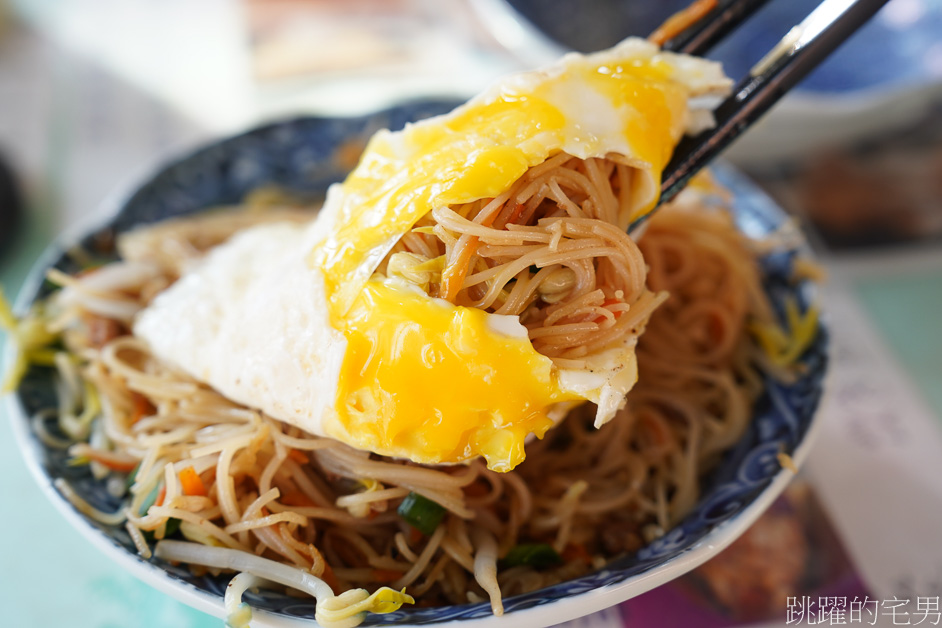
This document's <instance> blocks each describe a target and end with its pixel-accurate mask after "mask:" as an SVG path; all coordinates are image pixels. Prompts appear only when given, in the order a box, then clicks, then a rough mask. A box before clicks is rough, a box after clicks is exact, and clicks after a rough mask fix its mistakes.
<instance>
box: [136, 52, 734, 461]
mask: <svg viewBox="0 0 942 628" xmlns="http://www.w3.org/2000/svg"><path fill="white" fill-rule="evenodd" d="M729 84H730V83H729V81H728V79H726V78H725V77H724V76H723V74H722V72H721V70H720V68H719V67H718V66H717V65H716V64H714V63H712V62H708V61H704V60H701V59H695V58H691V57H685V56H681V55H674V54H670V53H663V52H660V51H659V50H658V49H657V48H656V47H655V46H654V45H652V44H649V43H648V42H645V41H641V40H634V39H632V40H626V41H625V42H623V43H622V44H620V45H619V46H617V47H615V48H613V49H611V50H608V51H604V52H600V53H596V54H592V55H578V54H571V55H567V56H566V57H564V58H563V59H562V60H561V61H560V62H559V63H557V64H555V65H554V66H552V67H549V68H546V69H544V70H540V71H535V72H529V73H524V74H519V75H515V76H512V77H509V78H507V79H504V80H502V81H500V82H498V83H497V84H495V85H494V86H492V87H491V88H490V89H489V90H487V91H485V92H484V93H483V94H481V95H480V96H478V97H476V98H474V99H472V100H471V101H469V102H468V103H466V104H465V105H463V106H461V107H459V108H457V109H456V110H454V111H453V112H451V113H449V114H446V115H444V116H439V117H437V118H432V119H429V120H425V121H422V122H419V123H416V124H412V125H409V126H407V127H406V128H405V129H403V130H401V131H398V132H390V131H380V132H379V133H377V134H376V135H375V136H374V137H373V139H372V140H371V141H370V143H369V144H368V146H367V148H366V150H365V152H364V154H363V156H362V158H361V160H360V163H359V165H358V166H357V167H356V169H355V170H354V171H353V172H352V173H351V174H350V176H349V177H348V178H347V179H346V181H344V182H343V183H342V184H339V185H336V186H333V187H332V188H331V189H330V191H329V193H328V196H327V200H326V202H325V205H324V208H323V209H322V211H321V212H320V214H319V215H318V217H317V219H316V220H314V221H313V222H312V223H311V224H310V225H297V224H284V223H279V224H269V225H262V226H259V227H255V228H252V229H249V230H247V231H244V232H241V233H239V234H237V235H236V236H235V237H233V238H232V239H231V240H229V241H228V242H227V243H225V244H223V245H221V246H219V247H217V248H216V249H214V250H212V251H211V252H210V253H209V254H208V255H207V256H206V258H205V260H204V261H203V262H202V263H201V264H200V265H198V266H197V267H195V268H194V269H192V270H191V271H190V272H188V273H186V274H185V275H184V276H183V277H182V278H181V279H180V280H179V281H177V282H176V283H175V284H174V285H173V286H171V287H170V288H168V289H167V290H165V291H164V292H162V293H161V294H159V295H158V296H157V298H156V299H155V300H154V301H153V302H152V303H151V304H150V305H149V306H148V307H147V308H146V309H145V310H144V311H143V312H142V313H141V314H140V315H139V317H138V319H137V321H136V323H135V325H134V332H135V334H136V335H138V336H139V337H141V338H143V339H144V340H145V341H147V342H148V343H149V344H150V346H151V348H152V350H153V352H154V353H155V354H156V355H157V356H158V357H160V358H161V359H163V360H165V361H167V362H168V363H170V364H173V365H175V366H176V367H177V368H180V369H182V370H183V371H185V372H187V373H189V374H190V375H192V376H193V377H195V378H197V379H199V380H200V381H203V382H205V383H206V384H208V385H210V386H212V387H214V388H216V389H217V390H218V391H219V392H221V393H222V394H224V395H225V396H227V397H229V398H230V399H232V400H234V401H237V402H239V403H242V404H245V405H247V406H250V407H253V408H257V409H259V410H261V411H263V412H265V413H267V414H268V415H270V416H272V417H274V418H276V419H279V420H282V421H286V422H288V423H291V424H293V425H296V426H298V427H300V428H302V429H304V430H306V431H308V432H310V433H313V434H318V435H322V436H327V437H330V438H334V439H336V440H339V441H341V442H344V443H347V444H348V445H351V446H353V447H356V448H358V449H363V450H368V451H372V452H374V453H377V454H382V455H387V456H395V457H400V458H407V459H409V460H413V461H415V462H419V463H428V464H438V463H459V462H463V461H467V460H470V459H473V458H475V457H478V456H482V457H483V458H484V459H485V460H486V462H487V465H488V467H489V468H491V469H494V470H496V471H508V470H510V469H512V468H513V467H514V466H516V465H517V464H519V463H520V462H522V461H523V459H524V457H525V451H524V448H525V443H526V441H527V439H528V438H531V437H532V436H531V435H535V437H538V438H539V437H542V436H543V435H544V434H545V432H546V431H547V430H548V429H550V428H551V427H552V426H553V424H554V423H555V422H556V421H558V420H559V419H560V418H561V417H562V416H564V415H565V413H566V412H567V411H568V410H569V409H571V408H572V407H573V406H574V405H575V404H578V403H581V402H584V401H593V402H595V403H597V404H599V408H600V409H599V415H598V416H599V417H600V418H599V421H598V422H604V420H607V418H610V417H611V416H612V415H613V414H614V413H615V411H616V410H617V409H618V408H619V407H620V406H621V405H622V404H623V403H624V395H625V394H626V393H627V391H628V390H629V389H630V388H631V386H632V385H633V384H634V382H635V381H636V379H637V368H636V365H635V358H634V341H633V340H632V341H630V342H626V343H624V344H622V345H619V346H614V347H610V348H608V349H607V350H606V351H604V352H602V353H600V354H598V355H596V356H594V357H593V359H592V361H591V363H590V364H588V365H587V367H586V368H585V369H580V370H573V369H562V368H557V367H556V366H555V365H554V363H553V361H552V360H551V359H550V358H548V357H546V356H543V355H541V354H540V353H538V352H537V351H536V350H535V349H534V348H533V345H532V344H531V342H530V341H529V339H528V337H527V330H526V328H525V327H524V326H523V325H522V324H521V323H520V321H519V320H518V317H516V316H502V315H496V314H490V313H487V312H484V311H482V310H479V309H475V308H470V307H461V306H456V305H453V304H451V303H449V302H447V301H444V300H441V299H436V298H432V297H430V296H428V295H427V294H426V293H425V292H423V291H422V290H421V289H419V288H418V287H416V286H415V285H413V284H410V283H408V282H405V281H402V280H399V279H397V278H395V277H384V276H382V275H379V274H377V273H376V272H375V271H376V269H377V268H378V266H379V264H380V263H381V261H382V260H383V258H384V257H385V256H386V255H387V253H389V251H390V249H391V248H392V247H393V245H394V244H395V243H396V241H397V240H398V239H399V238H400V237H402V235H403V234H404V233H406V232H407V231H409V230H410V229H411V228H412V227H413V226H414V225H415V223H416V222H417V221H418V220H419V219H420V218H422V217H423V216H424V215H425V214H427V213H428V212H429V211H431V210H432V209H434V208H436V207H441V206H444V205H451V204H459V203H466V202H471V201H474V200H478V199H482V198H488V197H493V196H496V195H498V194H499V193H500V192H501V191H502V190H504V189H506V188H507V187H508V186H510V185H511V184H512V183H513V182H514V181H516V180H517V179H518V178H519V177H520V176H521V175H522V174H524V173H525V172H526V170H527V169H528V168H531V167H533V166H536V165H538V164H540V163H542V162H543V161H544V160H546V159H547V158H548V157H550V156H552V155H553V154H556V153H558V152H560V151H563V152H566V153H569V154H571V155H573V156H576V157H580V158H584V159H585V158H589V157H609V158H611V159H616V160H619V161H621V162H623V163H625V164H627V165H630V166H631V167H632V168H633V169H634V170H633V172H634V177H635V181H633V190H634V191H633V197H632V199H631V203H630V206H629V207H627V208H625V209H624V215H622V216H619V221H620V223H621V225H620V226H622V227H625V226H627V224H628V223H629V222H630V221H631V220H632V219H633V218H635V217H637V216H639V215H642V214H643V213H644V212H646V211H649V210H650V209H651V208H652V207H653V206H654V204H655V203H656V201H657V196H658V188H659V183H660V176H661V171H662V169H663V167H664V166H665V165H666V163H667V161H668V160H669V158H670V155H671V152H672V150H673V147H674V146H675V145H676V143H677V141H678V140H679V139H680V137H681V136H682V135H683V133H684V131H685V130H687V129H690V128H692V127H699V126H702V123H703V118H702V114H701V113H700V112H698V111H697V110H696V109H695V108H693V107H692V106H691V105H690V99H691V98H693V97H695V96H698V95H701V94H704V93H710V92H715V91H718V90H720V91H721V90H723V89H726V88H728V87H729Z"/></svg>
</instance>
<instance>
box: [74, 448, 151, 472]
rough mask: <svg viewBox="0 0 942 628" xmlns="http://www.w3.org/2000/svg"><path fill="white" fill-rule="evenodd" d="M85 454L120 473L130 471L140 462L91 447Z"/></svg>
mask: <svg viewBox="0 0 942 628" xmlns="http://www.w3.org/2000/svg"><path fill="white" fill-rule="evenodd" d="M83 455H84V456H85V457H86V458H88V459H89V460H92V461H94V462H97V463H98V464H100V465H103V466H105V467H108V468H109V469H111V470H112V471H118V472H119V473H130V472H131V471H133V470H134V467H136V466H137V463H138V461H137V460H125V459H124V458H119V457H116V456H113V455H110V454H109V453H108V452H105V451H99V450H97V449H89V450H87V451H86V452H84V454H83Z"/></svg>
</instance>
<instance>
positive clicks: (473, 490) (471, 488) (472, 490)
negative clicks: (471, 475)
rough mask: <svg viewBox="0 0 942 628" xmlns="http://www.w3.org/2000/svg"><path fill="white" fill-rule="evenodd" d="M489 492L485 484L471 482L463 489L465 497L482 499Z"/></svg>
mask: <svg viewBox="0 0 942 628" xmlns="http://www.w3.org/2000/svg"><path fill="white" fill-rule="evenodd" d="M489 492H490V490H489V489H488V488H487V484H486V483H485V482H472V483H471V484H468V485H467V486H466V487H464V494H465V496H466V497H484V496H485V495H487V494H488V493H489Z"/></svg>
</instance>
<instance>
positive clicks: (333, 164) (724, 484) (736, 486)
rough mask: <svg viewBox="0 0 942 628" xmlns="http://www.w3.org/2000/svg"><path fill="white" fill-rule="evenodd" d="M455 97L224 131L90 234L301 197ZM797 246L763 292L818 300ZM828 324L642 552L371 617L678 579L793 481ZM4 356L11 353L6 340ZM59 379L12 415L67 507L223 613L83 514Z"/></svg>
mask: <svg viewBox="0 0 942 628" xmlns="http://www.w3.org/2000/svg"><path fill="white" fill-rule="evenodd" d="M454 104H455V103H453V102H447V103H445V102H437V101H423V102H418V103H413V104H409V105H404V106H400V107H395V108H393V109H389V110H386V111H383V112H380V113H377V114H374V115H371V116H366V117H362V118H347V119H335V118H310V117H308V118H298V119H293V120H287V121H284V122H277V123H274V124H269V125H266V126H262V127H260V128H257V129H255V130H252V131H249V132H247V133H244V134H242V135H238V136H236V137H232V138H229V139H225V140H222V141H219V142H216V143H214V144H211V145H209V146H207V147H205V148H202V149H200V150H197V151H196V152H194V153H192V154H190V155H188V156H186V157H184V158H182V159H178V160H176V161H174V162H172V163H170V164H168V165H167V166H166V167H164V168H163V169H162V170H160V171H159V172H158V173H157V174H156V175H154V176H153V177H151V178H149V179H148V180H146V181H145V182H144V183H143V184H142V185H140V186H139V187H138V188H137V189H136V191H135V192H134V193H133V194H131V195H130V196H129V197H127V198H126V200H124V201H123V202H121V203H120V204H119V205H118V206H117V207H116V208H115V209H116V211H115V213H114V215H113V217H112V218H111V219H110V220H109V221H108V222H107V223H106V224H104V225H101V226H99V227H98V228H95V229H92V230H90V231H88V232H87V234H86V235H85V236H84V237H83V238H81V241H80V242H79V243H80V244H82V245H83V246H84V247H85V248H87V249H90V250H96V249H102V247H104V250H102V254H103V255H105V256H108V255H111V256H113V255H114V253H113V251H110V249H109V247H108V243H109V242H113V240H114V235H115V234H118V233H121V232H123V231H125V230H128V229H130V228H132V227H134V226H137V225H141V224H145V223H152V222H156V221H159V220H163V219H165V218H170V217H174V216H183V215H187V214H191V213H194V212H198V211H200V210H202V209H205V208H208V207H213V206H219V205H225V204H234V203H238V202H239V201H240V200H241V199H242V198H244V197H245V195H246V194H248V193H249V192H250V191H252V190H253V189H255V188H257V187H259V186H261V185H264V184H272V183H274V184H277V185H280V186H283V187H285V188H287V189H288V190H291V191H293V192H296V193H298V194H300V195H308V196H311V197H312V198H313V197H318V196H321V195H323V193H324V192H325V190H326V187H327V186H328V185H329V184H330V183H332V182H334V181H337V180H340V179H341V178H342V177H343V176H344V174H345V170H346V169H347V168H349V167H350V166H351V165H352V164H350V163H344V160H343V156H344V155H346V156H349V154H350V150H351V146H355V145H357V144H361V143H365V141H366V139H367V138H368V136H369V135H370V134H372V132H374V131H375V130H376V129H378V128H381V127H390V128H394V129H395V128H399V127H401V126H402V125H403V124H405V123H406V122H407V121H410V120H417V119H420V118H423V117H427V116H430V115H433V114H437V113H442V112H444V111H447V110H449V109H450V108H452V107H453V106H454ZM717 176H718V177H719V178H720V179H721V181H722V182H723V183H724V184H726V185H727V186H728V187H730V188H731V189H732V190H733V191H734V193H735V197H736V203H735V211H736V218H737V222H738V224H739V225H740V228H741V229H742V230H743V231H744V232H745V233H747V234H748V235H750V236H753V237H761V236H763V235H768V234H769V233H771V232H773V231H775V230H776V229H777V228H778V227H779V226H780V225H781V224H782V222H783V221H784V220H785V219H786V218H785V215H784V214H783V213H782V211H781V210H779V209H778V208H777V207H776V206H775V205H774V204H773V203H772V201H770V200H769V198H768V197H766V196H765V195H763V194H762V193H761V192H759V191H758V190H757V189H756V188H755V187H753V186H752V185H751V184H750V183H748V182H747V181H746V180H744V179H743V178H742V177H741V176H739V175H737V174H735V173H734V172H732V171H731V170H729V169H727V168H721V169H719V170H718V171H717ZM74 244H76V242H75V241H68V242H59V243H56V244H54V245H52V246H51V247H50V248H49V249H48V251H47V252H46V254H45V255H44V256H43V258H42V259H41V260H40V261H39V262H38V263H37V264H36V267H35V268H34V270H33V272H32V275H31V278H30V280H29V281H28V282H27V284H26V287H25V288H24V290H23V292H22V293H21V294H20V297H19V300H18V303H17V306H18V308H19V311H21V312H22V311H24V310H25V309H26V308H28V306H29V304H30V303H32V302H33V301H34V300H35V299H37V298H40V297H42V296H44V295H45V294H46V293H47V291H48V287H47V286H46V285H45V284H44V282H43V278H44V275H45V272H46V270H47V269H48V268H49V267H51V266H54V267H56V268H59V269H61V270H63V271H65V272H74V271H76V270H77V268H75V267H74V265H73V262H71V261H70V259H69V258H68V257H67V256H66V255H65V253H64V252H65V251H66V250H67V249H68V248H70V247H71V246H72V245H74ZM795 254H796V251H784V250H783V251H778V252H776V253H774V254H772V255H769V256H768V257H767V258H765V259H764V260H763V271H764V273H765V276H764V284H765V289H766V290H767V291H768V293H769V295H770V297H771V299H772V301H773V303H774V304H776V305H777V306H778V307H781V306H782V304H783V303H784V300H785V298H786V297H787V296H792V297H795V298H797V299H798V301H799V302H800V303H802V304H805V305H807V303H808V302H809V301H810V299H812V297H813V295H812V292H813V290H812V286H810V285H807V284H804V283H800V284H797V285H795V284H793V283H792V282H791V281H790V276H791V272H790V270H791V264H792V260H793V258H794V256H795ZM827 344H828V341H827V332H826V330H825V329H824V328H823V327H821V328H819V330H818V334H817V337H816V339H815V341H814V344H813V345H812V346H811V347H810V348H809V350H808V351H807V352H806V354H805V355H804V356H803V357H802V362H803V364H804V366H805V369H804V371H803V375H802V377H801V378H800V379H799V380H798V381H796V382H795V383H794V384H791V385H784V384H781V383H779V382H775V381H772V380H769V381H768V382H767V394H766V395H765V396H764V397H763V398H762V399H761V400H760V402H759V403H758V404H757V406H756V408H755V419H754V420H753V421H752V423H751V425H750V427H749V429H748V430H747V432H746V434H745V435H744V436H743V438H742V439H741V440H740V442H739V443H738V444H737V445H736V446H735V447H734V448H733V449H732V450H731V451H730V452H728V453H727V454H726V455H725V457H724V458H723V460H722V462H721V464H720V465H719V466H718V468H717V469H716V470H715V471H714V472H713V473H711V474H710V476H709V477H708V478H707V479H706V480H705V483H704V485H703V491H702V498H701V499H700V501H699V502H698V503H697V505H696V507H695V508H694V510H693V511H692V512H691V513H690V515H688V516H687V517H686V518H685V519H684V520H683V521H682V522H681V523H680V524H679V525H678V526H677V527H676V528H674V529H673V530H671V531H670V532H668V534H666V535H665V536H664V537H662V538H660V539H658V540H656V541H654V542H653V543H650V544H649V545H647V546H645V547H643V548H642V549H641V550H640V551H639V552H637V553H636V554H634V555H631V556H625V557H622V558H618V559H615V560H614V561H612V562H611V563H610V564H609V565H608V566H607V567H605V568H604V569H602V570H600V571H597V572H595V573H592V574H589V575H587V576H584V577H581V578H577V579H575V580H571V581H568V582H564V583H561V584H558V585H555V586H552V587H548V588H545V589H542V590H539V591H534V592H532V593H527V594H523V595H517V596H513V597H510V598H508V599H506V600H505V609H506V613H505V615H504V616H503V617H494V616H493V615H492V614H491V610H490V606H489V605H488V604H486V603H482V604H464V605H459V606H448V607H441V608H403V609H402V610H400V611H397V612H395V613H391V614H388V615H371V616H369V617H368V618H367V620H366V622H365V625H367V626H369V625H378V624H389V625H430V624H442V623H447V622H455V625H460V626H461V627H462V628H465V627H467V628H470V627H472V626H480V625H487V626H515V627H519V626H546V625H551V624H556V623H560V622H563V621H567V620H569V619H573V618H576V617H580V616H583V615H587V614H589V613H592V612H594V611H598V610H601V609H603V608H606V607H609V606H612V605H614V604H617V603H618V602H621V601H624V600H627V599H629V598H631V597H634V596H636V595H639V594H641V593H643V592H645V591H648V590H650V589H652V588H654V587H656V586H658V585H661V584H663V583H665V582H667V581H669V580H672V579H674V578H676V577H678V576H680V575H682V574H684V573H686V572H687V571H689V570H691V569H693V568H694V567H696V566H698V565H700V564H701V563H703V562H704V561H706V560H707V559H709V558H710V557H712V556H713V555H715V554H716V553H718V552H719V551H720V550H722V549H723V548H724V547H726V546H727V545H729V544H730V543H731V542H732V541H733V540H734V539H735V538H736V537H737V536H739V535H740V534H741V533H742V532H743V531H744V530H745V529H746V528H747V527H748V526H749V525H750V524H751V523H752V522H753V521H755V519H756V518H757V517H758V516H759V515H760V514H761V513H762V512H763V511H764V510H765V509H766V508H767V507H768V506H769V505H770V504H771V502H772V501H773V500H774V499H775V497H776V496H777V495H778V494H779V493H780V492H781V491H782V490H783V489H784V487H785V485H786V484H787V483H788V481H789V479H790V478H791V472H789V471H786V470H783V469H782V468H781V466H780V464H779V461H778V459H777V454H778V453H779V452H785V453H787V454H789V455H791V457H792V458H793V459H794V460H795V461H796V462H798V463H800V462H801V461H802V460H803V459H804V458H805V457H806V455H807V453H808V449H809V446H810V443H811V436H812V432H813V427H814V425H815V420H814V414H815V409H816V407H817V405H818V401H819V399H820V396H821V393H822V387H823V380H824V375H825V371H826V366H827ZM6 358H7V359H6V364H7V365H9V364H10V361H11V359H12V350H11V351H8V354H7V356H6ZM55 406H56V399H55V388H54V386H53V380H52V374H51V372H50V370H49V369H44V368H34V369H33V370H31V371H30V373H29V374H28V376H27V377H26V378H25V380H24V381H23V383H22V385H21V386H20V388H19V390H18V391H17V393H16V394H15V395H11V396H10V397H9V401H8V410H9V416H10V417H11V419H12V423H13V425H14V431H15V434H16V437H17V439H18V440H19V443H18V444H19V446H20V448H21V450H22V451H23V452H24V455H25V456H26V459H27V463H28V465H29V467H30V469H31V471H32V473H33V475H34V476H35V478H36V480H37V481H38V482H39V484H40V486H41V487H42V488H43V489H44V491H45V492H46V494H47V495H48V496H49V498H50V499H51V500H52V502H53V504H54V505H55V506H56V507H57V508H58V510H59V511H60V512H61V513H62V514H63V516H65V518H66V519H67V520H68V521H69V522H70V523H71V524H72V525H73V526H75V528H76V529H78V530H79V531H80V532H81V533H82V534H83V535H84V536H85V537H86V538H87V539H88V540H89V541H91V542H92V543H93V544H94V545H96V546H97V547H99V548H100V549H101V550H102V551H103V552H105V553H106V554H108V555H109V556H110V557H112V558H113V559H114V560H115V561H117V562H118V563H119V564H120V565H121V566H122V567H124V568H126V569H127V570H128V571H129V572H131V573H132V574H134V575H135V576H137V577H138V578H140V579H141V580H143V581H145V582H147V583H149V584H151V585H153V586H154V587H156V588H157V589H159V590H161V591H164V592H166V593H168V594H169V595H171V596H173V597H175V598H177V599H179V600H181V601H183V602H185V603H187V604H189V605H191V606H193V607H195V608H198V609H200V610H203V611H206V612H208V613H211V614H213V615H217V616H219V617H224V616H225V611H224V608H223V592H224V590H225V586H226V583H227V581H228V577H227V576H223V577H220V578H213V577H211V576H202V577H196V576H193V575H192V574H190V573H189V571H188V570H187V569H186V568H185V567H180V566H173V565H170V564H168V563H166V562H163V561H160V560H157V559H151V560H144V559H142V558H141V557H139V556H138V555H137V553H136V551H135V549H134V546H133V544H132V543H131V540H130V538H129V537H128V534H127V533H126V532H125V530H124V529H123V528H120V527H109V526H104V525H101V524H98V523H96V522H94V521H92V520H90V519H88V518H87V517H86V516H84V515H83V514H81V513H80V512H78V511H77V510H76V509H75V508H74V507H73V506H72V505H71V504H70V503H69V502H68V501H66V500H65V498H63V496H62V495H61V494H60V493H59V492H58V491H57V490H56V488H55V487H54V485H53V482H54V480H55V479H56V478H64V479H66V480H67V481H68V482H69V484H71V485H72V486H73V487H74V489H75V490H76V491H77V492H78V494H79V495H80V496H82V497H83V498H84V499H85V500H87V501H88V502H89V503H91V504H92V505H94V506H95V507H97V508H99V509H102V510H105V511H112V510H115V509H116V508H117V507H118V500H116V499H115V498H113V497H111V496H110V495H109V493H108V492H107V490H106V489H105V486H104V485H103V483H101V482H98V481H96V480H94V479H93V478H92V477H91V475H90V474H89V472H88V470H87V468H85V467H71V466H69V465H68V464H67V463H66V458H67V454H66V453H65V452H63V451H61V450H55V449H51V448H48V447H45V446H44V445H43V444H42V442H41V441H40V440H39V439H38V438H36V437H35V436H34V434H33V433H32V431H31V428H30V417H31V416H33V415H34V414H35V413H36V412H38V411H39V410H41V409H43V408H48V407H55ZM246 600H247V601H248V602H249V603H250V604H251V605H252V606H253V607H254V608H255V609H258V610H257V611H256V612H255V619H254V620H253V625H255V626H271V627H278V628H283V627H290V626H311V625H313V624H314V619H313V618H314V601H313V600H304V599H298V598H296V597H289V596H286V595H283V594H278V593H274V592H268V591H266V592H262V593H259V594H247V595H246Z"/></svg>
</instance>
